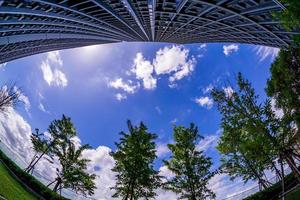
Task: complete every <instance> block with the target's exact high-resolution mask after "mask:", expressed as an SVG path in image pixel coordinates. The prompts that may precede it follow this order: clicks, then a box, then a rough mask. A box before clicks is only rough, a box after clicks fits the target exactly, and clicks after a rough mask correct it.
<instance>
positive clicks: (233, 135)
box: [212, 73, 300, 182]
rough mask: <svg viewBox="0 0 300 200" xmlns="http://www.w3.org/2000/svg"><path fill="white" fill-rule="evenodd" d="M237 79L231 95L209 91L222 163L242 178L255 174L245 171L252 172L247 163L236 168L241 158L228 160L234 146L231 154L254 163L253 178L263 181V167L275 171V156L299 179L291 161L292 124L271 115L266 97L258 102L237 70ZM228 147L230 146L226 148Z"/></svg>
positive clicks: (292, 159) (270, 108) (269, 102)
mask: <svg viewBox="0 0 300 200" xmlns="http://www.w3.org/2000/svg"><path fill="white" fill-rule="evenodd" d="M237 83H238V87H239V88H238V89H237V90H236V91H234V92H233V94H231V95H228V94H226V93H225V91H223V90H218V89H215V90H213V91H212V96H213V98H214V101H215V102H216V103H217V105H218V109H219V111H220V112H221V114H222V124H221V125H222V128H223V129H224V133H223V135H222V137H221V139H220V142H219V145H218V149H219V150H220V151H221V153H222V152H223V153H224V156H225V158H226V159H225V161H226V162H227V164H226V162H225V166H227V169H228V170H231V172H232V174H235V175H242V176H243V177H246V179H247V176H248V177H254V178H255V176H253V175H252V174H250V173H249V172H251V171H253V172H254V170H252V169H251V168H250V165H248V164H247V166H248V168H249V170H244V171H241V170H239V168H241V167H240V166H243V165H242V164H241V162H242V161H243V160H239V159H235V160H234V161H235V163H234V164H232V163H231V161H232V160H231V159H232V156H233V155H232V154H231V153H232V152H230V151H231V150H232V149H234V148H236V149H235V152H236V154H235V156H239V157H243V158H246V159H245V161H246V160H248V161H252V163H253V164H252V165H251V166H255V168H254V169H256V170H255V171H256V173H257V175H256V178H257V179H258V180H259V181H260V182H263V180H262V178H261V177H262V176H263V169H264V168H268V167H270V168H271V169H274V170H275V171H276V173H278V169H277V168H276V166H275V165H274V161H275V160H276V159H277V160H281V161H284V162H286V163H287V164H288V165H289V166H290V168H291V169H292V171H293V172H294V173H295V175H296V177H297V179H298V180H299V181H300V176H299V175H300V173H299V170H298V169H297V167H296V164H295V162H294V159H295V158H296V156H297V155H296V152H295V151H294V149H293V145H294V144H295V139H294V137H293V136H294V134H295V128H293V126H292V125H291V124H290V123H287V121H286V120H284V119H280V118H278V117H276V116H275V113H274V111H273V110H272V106H271V101H270V100H267V101H265V102H264V103H259V102H258V98H259V97H258V96H257V95H255V91H254V89H253V88H252V86H251V84H250V82H249V81H247V80H245V79H244V78H243V77H242V75H241V73H239V74H238V76H237ZM228 143H229V144H228ZM234 143H236V144H237V146H235V147H234V148H233V147H230V146H229V145H230V144H234ZM228 148H231V149H229V151H228ZM257 149H259V150H260V151H257ZM247 158H249V159H247ZM240 161H241V162H240ZM248 161H247V162H248ZM247 166H246V167H247ZM278 174H279V173H278Z"/></svg>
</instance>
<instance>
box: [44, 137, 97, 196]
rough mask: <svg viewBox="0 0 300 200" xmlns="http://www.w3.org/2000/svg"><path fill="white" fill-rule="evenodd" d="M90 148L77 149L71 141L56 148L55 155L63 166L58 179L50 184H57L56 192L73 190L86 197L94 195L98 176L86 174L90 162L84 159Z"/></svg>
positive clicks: (58, 173)
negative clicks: (83, 156) (63, 189)
mask: <svg viewBox="0 0 300 200" xmlns="http://www.w3.org/2000/svg"><path fill="white" fill-rule="evenodd" d="M89 148H90V146H89V145H82V146H80V147H79V148H78V149H76V147H75V145H74V143H73V142H72V141H71V140H69V141H68V142H61V143H58V145H56V146H54V150H53V153H54V154H55V156H57V157H58V159H59V161H60V164H61V169H60V170H59V169H57V177H56V179H55V180H54V181H53V182H51V183H50V184H48V186H50V185H52V184H54V183H55V186H54V188H53V191H54V192H57V191H59V190H61V189H62V188H71V189H72V190H74V191H76V192H79V193H81V194H83V195H84V196H86V195H93V194H94V190H95V189H96V186H95V183H94V179H95V178H96V175H95V174H89V173H87V172H86V168H87V163H88V162H89V161H90V160H88V159H85V158H82V152H83V151H84V150H86V149H89Z"/></svg>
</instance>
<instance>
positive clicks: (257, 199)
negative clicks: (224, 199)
mask: <svg viewBox="0 0 300 200" xmlns="http://www.w3.org/2000/svg"><path fill="white" fill-rule="evenodd" d="M284 183H285V185H284V186H285V191H287V190H289V189H291V188H292V187H294V186H296V185H297V183H298V182H297V179H296V178H295V176H294V175H293V174H289V175H287V176H285V177H284ZM281 193H282V188H281V181H279V182H277V183H275V184H274V185H272V186H270V187H269V188H267V189H265V190H262V191H260V192H257V193H255V194H253V195H251V196H249V197H247V198H245V199H244V200H277V199H278V197H279V195H280V194H281Z"/></svg>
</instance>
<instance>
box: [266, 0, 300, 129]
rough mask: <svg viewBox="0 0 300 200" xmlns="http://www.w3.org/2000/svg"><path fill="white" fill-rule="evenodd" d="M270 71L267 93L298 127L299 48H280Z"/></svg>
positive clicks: (299, 99) (299, 103)
mask: <svg viewBox="0 0 300 200" xmlns="http://www.w3.org/2000/svg"><path fill="white" fill-rule="evenodd" d="M298 2H299V3H300V1H298ZM299 12H300V11H299ZM270 71H271V77H270V78H269V79H268V82H267V88H266V91H267V94H268V95H269V96H270V97H272V98H274V99H275V102H276V106H277V107H278V108H281V109H282V110H283V112H284V117H285V119H286V120H288V121H290V122H294V123H296V124H297V126H298V127H300V89H299V88H300V81H299V77H300V48H298V49H296V48H292V47H291V48H289V49H286V50H285V49H282V50H280V52H279V55H278V56H277V58H276V60H275V61H274V62H273V63H272V65H271V68H270ZM298 134H299V133H298Z"/></svg>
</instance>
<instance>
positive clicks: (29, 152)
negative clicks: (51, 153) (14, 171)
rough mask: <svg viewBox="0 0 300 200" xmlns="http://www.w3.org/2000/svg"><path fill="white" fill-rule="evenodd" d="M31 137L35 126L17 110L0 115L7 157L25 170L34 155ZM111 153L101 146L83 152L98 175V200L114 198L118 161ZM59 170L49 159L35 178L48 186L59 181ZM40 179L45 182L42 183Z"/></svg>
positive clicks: (91, 170) (38, 168)
mask: <svg viewBox="0 0 300 200" xmlns="http://www.w3.org/2000/svg"><path fill="white" fill-rule="evenodd" d="M31 133H32V129H31V126H30V125H29V124H28V122H26V121H25V120H24V119H23V117H22V116H21V115H20V114H19V113H17V112H16V111H15V110H14V109H13V108H8V112H7V113H5V114H3V113H0V140H1V142H0V147H1V149H2V150H3V151H5V152H6V154H7V155H11V156H13V158H14V161H16V162H17V163H18V165H20V167H21V168H25V167H26V166H27V164H28V163H29V162H30V160H31V159H32V157H33V155H34V152H33V148H32V147H33V146H32V143H31V140H30V136H31ZM73 141H74V143H75V145H76V146H77V147H78V146H80V145H81V141H80V139H79V138H78V137H75V138H73ZM6 147H8V148H9V149H10V150H8V149H7V148H6ZM110 151H111V150H110V149H109V148H108V147H105V146H99V147H98V148H96V149H90V150H86V151H84V152H83V157H85V158H88V159H90V160H91V161H90V162H89V163H88V166H87V171H88V172H89V173H94V174H96V175H97V177H96V186H97V189H96V190H95V195H94V197H95V198H96V199H103V200H105V199H110V198H111V195H112V194H113V191H112V190H111V189H110V187H112V186H113V185H114V183H115V175H114V173H113V172H112V171H111V168H112V167H113V166H114V160H113V158H112V157H111V156H110V155H109V152H110ZM56 168H60V165H59V163H58V160H57V159H54V164H49V162H48V161H47V160H46V159H45V158H42V159H41V160H40V161H39V162H38V164H37V166H36V167H35V170H34V175H38V176H37V177H38V178H39V179H40V180H41V181H42V182H44V184H48V183H49V182H50V181H51V180H54V178H55V177H56ZM40 175H42V176H43V177H45V178H42V179H41V176H40Z"/></svg>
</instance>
